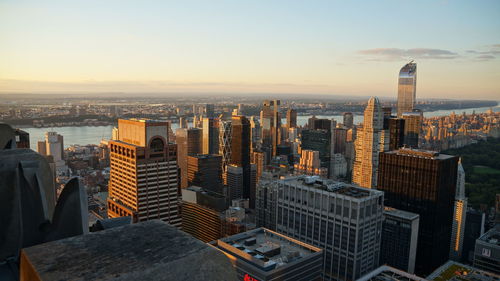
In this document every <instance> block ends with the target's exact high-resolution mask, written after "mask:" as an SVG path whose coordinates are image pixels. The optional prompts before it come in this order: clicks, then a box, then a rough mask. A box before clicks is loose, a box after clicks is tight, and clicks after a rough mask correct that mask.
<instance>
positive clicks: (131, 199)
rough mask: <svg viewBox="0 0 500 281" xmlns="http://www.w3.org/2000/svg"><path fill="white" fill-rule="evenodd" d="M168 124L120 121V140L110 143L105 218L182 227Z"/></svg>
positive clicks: (174, 156) (174, 151) (174, 147)
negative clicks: (155, 220) (156, 222)
mask: <svg viewBox="0 0 500 281" xmlns="http://www.w3.org/2000/svg"><path fill="white" fill-rule="evenodd" d="M169 126H170V124H169V123H168V122H162V121H154V120H148V119H135V118H134V119H119V120H118V130H119V139H118V140H111V141H109V150H110V162H111V172H110V178H109V196H108V216H109V217H110V218H116V217H123V216H130V217H132V219H133V221H134V222H139V221H146V220H151V219H160V220H163V221H165V222H167V223H170V224H172V225H174V226H177V227H180V226H181V218H180V216H179V212H178V174H177V170H178V168H177V145H176V144H172V143H169V137H168V131H169Z"/></svg>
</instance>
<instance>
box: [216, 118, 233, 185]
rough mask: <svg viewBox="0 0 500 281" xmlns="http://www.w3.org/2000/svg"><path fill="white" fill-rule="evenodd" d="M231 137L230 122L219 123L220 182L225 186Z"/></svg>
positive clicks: (231, 128) (221, 121) (229, 159)
mask: <svg viewBox="0 0 500 281" xmlns="http://www.w3.org/2000/svg"><path fill="white" fill-rule="evenodd" d="M232 137H233V127H232V125H231V121H226V120H222V119H221V120H220V121H219V155H221V156H222V164H221V165H222V180H223V183H224V184H227V181H226V174H227V165H229V163H230V161H231V140H232Z"/></svg>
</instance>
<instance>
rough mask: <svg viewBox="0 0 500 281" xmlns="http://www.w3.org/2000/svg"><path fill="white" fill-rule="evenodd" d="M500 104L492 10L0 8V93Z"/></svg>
mask: <svg viewBox="0 0 500 281" xmlns="http://www.w3.org/2000/svg"><path fill="white" fill-rule="evenodd" d="M411 59H414V60H415V62H416V63H417V97H418V98H450V99H496V100H500V1H498V0H491V1H486V0H485V1H483V0H477V1H470V0H463V1H462V0H449V1H439V0H436V1H425V0H418V1H416V0H413V1H407V0H378V1H368V0H366V1H355V0H353V1H333V0H331V1H293V0H286V1H285V0H284V1H273V0H267V1H260V0H252V1H250V0H249V1H243V0H228V1H218V0H210V1H206V0H200V1H191V0H182V1H168V0H158V1H153V0H71V1H70V0H64V1H52V0H44V1H40V0H32V1H26V0H0V92H2V93H100V92H127V93H210V94H228V93H230V94H234V93H242V94H252V93H270V94H272V93H300V94H325V95H353V96H372V95H377V96H387V97H389V96H396V95H397V76H398V72H399V69H400V68H401V67H402V66H403V65H404V64H405V63H407V62H408V61H409V60H411Z"/></svg>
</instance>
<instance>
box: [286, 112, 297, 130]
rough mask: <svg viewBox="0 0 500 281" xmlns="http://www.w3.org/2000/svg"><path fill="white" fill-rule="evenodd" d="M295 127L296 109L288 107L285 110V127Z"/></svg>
mask: <svg viewBox="0 0 500 281" xmlns="http://www.w3.org/2000/svg"><path fill="white" fill-rule="evenodd" d="M296 127H297V110H295V109H293V108H289V109H288V110H287V111H286V128H287V129H290V128H296Z"/></svg>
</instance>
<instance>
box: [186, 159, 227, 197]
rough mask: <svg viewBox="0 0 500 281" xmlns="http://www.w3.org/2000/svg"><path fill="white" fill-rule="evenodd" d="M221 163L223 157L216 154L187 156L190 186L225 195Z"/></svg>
mask: <svg viewBox="0 0 500 281" xmlns="http://www.w3.org/2000/svg"><path fill="white" fill-rule="evenodd" d="M221 162H222V156H220V155H215V154H198V155H192V156H187V180H188V186H193V185H194V186H199V187H202V188H203V189H205V190H208V191H210V192H214V193H218V194H223V190H222V187H223V186H222V165H221Z"/></svg>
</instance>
